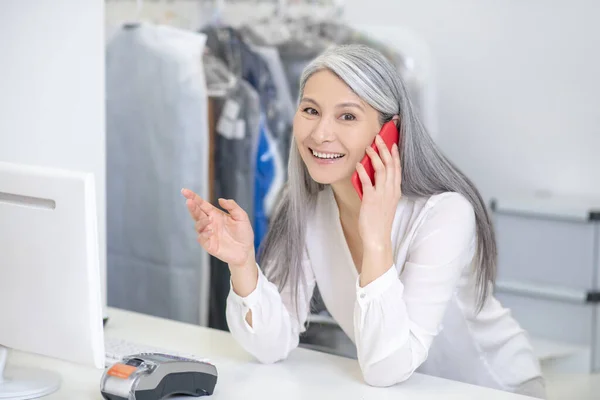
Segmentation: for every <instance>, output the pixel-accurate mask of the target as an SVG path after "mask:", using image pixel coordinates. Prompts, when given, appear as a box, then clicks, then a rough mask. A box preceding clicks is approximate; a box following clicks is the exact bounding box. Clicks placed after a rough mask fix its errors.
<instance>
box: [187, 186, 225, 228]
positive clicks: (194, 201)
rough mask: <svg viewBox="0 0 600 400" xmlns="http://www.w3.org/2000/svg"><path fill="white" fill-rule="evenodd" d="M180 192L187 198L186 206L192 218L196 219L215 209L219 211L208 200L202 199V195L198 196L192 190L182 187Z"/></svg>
mask: <svg viewBox="0 0 600 400" xmlns="http://www.w3.org/2000/svg"><path fill="white" fill-rule="evenodd" d="M181 194H183V196H184V197H185V198H186V199H187V201H186V205H187V207H188V211H189V212H190V215H191V216H192V218H194V219H195V220H196V221H197V220H198V219H199V218H201V217H202V216H208V215H210V214H212V213H214V212H215V211H219V210H218V209H217V208H215V207H214V206H213V205H212V204H210V203H209V202H208V201H205V200H204V199H202V197H200V196H198V195H197V194H196V193H194V192H192V191H191V190H189V189H182V190H181Z"/></svg>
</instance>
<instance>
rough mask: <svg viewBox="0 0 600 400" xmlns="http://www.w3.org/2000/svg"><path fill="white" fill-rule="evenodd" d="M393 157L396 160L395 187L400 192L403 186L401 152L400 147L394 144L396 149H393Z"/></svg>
mask: <svg viewBox="0 0 600 400" xmlns="http://www.w3.org/2000/svg"><path fill="white" fill-rule="evenodd" d="M392 157H393V159H394V171H395V173H394V186H395V187H396V188H397V189H398V190H400V187H401V186H402V165H401V164H400V150H399V149H398V145H397V144H396V143H394V147H393V148H392Z"/></svg>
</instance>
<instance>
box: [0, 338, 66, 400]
mask: <svg viewBox="0 0 600 400" xmlns="http://www.w3.org/2000/svg"><path fill="white" fill-rule="evenodd" d="M7 358H8V349H7V348H6V347H4V346H0V399H11V400H27V399H35V398H38V397H42V396H46V395H48V394H50V393H53V392H55V391H57V390H58V388H59V387H60V376H58V375H57V374H55V373H52V372H49V371H44V370H41V369H39V370H38V369H29V368H27V369H26V368H13V367H11V368H10V370H8V371H5V369H4V367H5V366H6V359H7Z"/></svg>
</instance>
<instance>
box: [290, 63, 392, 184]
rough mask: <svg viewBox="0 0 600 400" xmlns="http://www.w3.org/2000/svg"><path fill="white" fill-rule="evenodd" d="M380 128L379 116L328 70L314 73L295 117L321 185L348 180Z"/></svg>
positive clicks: (302, 145) (312, 173)
mask: <svg viewBox="0 0 600 400" xmlns="http://www.w3.org/2000/svg"><path fill="white" fill-rule="evenodd" d="M380 129H381V124H380V123H379V113H378V112H377V111H376V110H375V109H374V108H373V107H371V106H369V105H368V104H367V103H365V102H364V101H362V100H361V99H360V98H359V97H358V96H357V95H356V94H355V93H354V92H353V91H352V90H351V89H350V88H349V87H348V86H347V85H346V84H345V83H344V81H342V80H341V79H340V78H338V77H337V76H336V75H335V74H334V73H332V72H331V71H329V70H322V71H319V72H316V73H315V74H313V75H312V76H311V77H310V78H309V79H308V81H307V82H306V86H305V88H304V93H303V97H302V99H301V101H300V106H299V107H298V110H297V111H296V115H295V117H294V139H295V140H296V144H297V145H298V150H299V151H300V155H301V156H302V160H304V163H305V164H306V167H307V168H308V172H309V173H310V176H311V177H312V178H313V180H315V181H316V182H318V183H322V184H333V183H336V182H340V181H343V180H349V179H350V177H351V176H352V173H353V172H354V171H355V169H356V163H357V162H360V160H362V158H363V157H364V155H365V150H366V148H367V146H370V145H371V143H372V142H373V140H374V139H375V135H377V133H378V132H379V130H380Z"/></svg>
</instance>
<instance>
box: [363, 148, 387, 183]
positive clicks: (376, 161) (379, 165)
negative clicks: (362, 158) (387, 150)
mask: <svg viewBox="0 0 600 400" xmlns="http://www.w3.org/2000/svg"><path fill="white" fill-rule="evenodd" d="M375 140H376V141H377V139H375ZM367 154H368V155H369V157H370V158H371V164H373V169H374V170H375V188H377V187H381V186H382V185H383V184H384V183H385V176H386V169H385V165H384V164H383V161H381V158H380V157H379V155H378V154H377V152H375V150H373V149H372V148H371V147H367Z"/></svg>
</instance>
